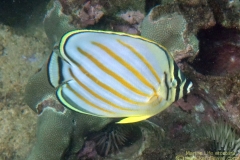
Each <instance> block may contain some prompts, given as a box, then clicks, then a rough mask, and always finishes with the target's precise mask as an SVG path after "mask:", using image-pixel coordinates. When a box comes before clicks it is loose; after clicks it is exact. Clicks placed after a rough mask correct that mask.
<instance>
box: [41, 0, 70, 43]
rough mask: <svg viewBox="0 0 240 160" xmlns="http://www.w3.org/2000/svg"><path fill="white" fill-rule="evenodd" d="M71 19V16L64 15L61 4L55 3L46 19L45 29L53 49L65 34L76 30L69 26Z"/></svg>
mask: <svg viewBox="0 0 240 160" xmlns="http://www.w3.org/2000/svg"><path fill="white" fill-rule="evenodd" d="M69 19H70V16H67V15H65V14H63V13H62V6H61V4H60V2H58V1H54V4H53V8H52V9H50V10H49V11H48V12H47V14H46V16H45V18H44V29H45V33H46V34H47V36H48V39H49V41H50V46H51V47H52V46H53V45H54V44H58V43H59V40H60V38H61V37H62V36H63V34H64V33H66V32H67V31H70V30H73V29H74V28H75V27H74V26H73V25H71V24H69V21H70V20H69Z"/></svg>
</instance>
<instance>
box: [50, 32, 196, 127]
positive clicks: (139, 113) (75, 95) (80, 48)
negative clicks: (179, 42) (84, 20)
mask: <svg viewBox="0 0 240 160" xmlns="http://www.w3.org/2000/svg"><path fill="white" fill-rule="evenodd" d="M47 68H48V80H49V82H50V84H51V85H52V86H53V87H54V88H56V95H57V98H58V99H59V101H60V102H61V103H62V104H63V105H65V106H66V107H68V108H70V109H72V110H74V111H77V112H80V113H84V114H90V115H93V116H99V117H112V118H123V119H122V120H121V121H119V123H131V122H137V121H141V120H145V119H147V118H149V117H151V116H153V115H155V114H157V113H159V112H161V111H163V110H164V109H166V108H167V107H168V106H169V105H171V103H172V102H174V101H176V100H178V99H179V98H181V97H182V96H183V95H185V94H187V93H188V92H189V91H190V88H191V86H192V83H191V81H190V80H188V79H187V78H185V76H184V75H183V74H182V72H181V71H180V70H179V68H178V66H177V65H176V63H175V62H174V60H173V58H172V56H171V55H170V54H169V53H168V52H167V50H166V49H165V48H164V47H163V46H161V45H159V44H157V43H155V42H153V41H151V40H148V39H145V38H143V37H140V36H136V35H129V34H125V33H119V32H110V31H92V30H75V31H71V32H68V33H66V34H65V35H64V36H63V37H62V39H61V41H60V44H59V53H56V52H52V54H51V56H50V57H49V59H48V62H47Z"/></svg>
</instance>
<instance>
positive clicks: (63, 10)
mask: <svg viewBox="0 0 240 160" xmlns="http://www.w3.org/2000/svg"><path fill="white" fill-rule="evenodd" d="M51 6H52V7H51ZM144 7H145V2H144V0H140V1H139V0H125V1H124V2H122V1H108V0H103V1H99V0H97V1H95V0H89V1H84V0H81V1H77V0H52V1H51V2H50V3H49V8H51V9H49V11H48V13H47V14H46V16H45V19H44V28H45V31H46V34H47V36H48V38H49V40H50V43H51V45H53V44H57V43H58V41H59V39H60V38H61V37H62V35H63V34H64V33H65V32H67V31H69V30H73V29H84V28H94V29H98V30H99V29H102V30H114V31H122V32H127V33H133V34H140V32H139V24H140V23H141V21H142V20H143V18H144V13H145V12H144Z"/></svg>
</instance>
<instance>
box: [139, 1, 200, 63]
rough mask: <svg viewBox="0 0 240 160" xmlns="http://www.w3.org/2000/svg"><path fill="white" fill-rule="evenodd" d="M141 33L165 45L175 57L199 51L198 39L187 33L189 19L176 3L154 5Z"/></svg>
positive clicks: (144, 21)
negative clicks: (186, 18)
mask: <svg viewBox="0 0 240 160" xmlns="http://www.w3.org/2000/svg"><path fill="white" fill-rule="evenodd" d="M141 33H142V34H141V35H142V36H143V37H146V38H149V39H151V40H153V41H156V42H158V43H160V44H162V45H163V46H165V47H166V48H167V49H168V50H169V51H170V53H171V54H172V55H173V56H174V58H176V57H177V56H178V55H179V54H183V53H184V54H185V55H186V56H185V57H187V56H188V55H187V54H189V53H195V54H196V52H197V51H198V40H197V38H196V37H195V36H194V35H191V34H190V35H189V34H187V21H186V20H185V18H184V16H183V15H182V14H181V13H180V11H179V8H178V7H177V6H176V5H167V6H161V5H160V6H156V7H154V8H153V9H152V10H151V11H150V13H149V14H148V15H147V16H146V17H145V19H144V20H143V23H142V32H141Z"/></svg>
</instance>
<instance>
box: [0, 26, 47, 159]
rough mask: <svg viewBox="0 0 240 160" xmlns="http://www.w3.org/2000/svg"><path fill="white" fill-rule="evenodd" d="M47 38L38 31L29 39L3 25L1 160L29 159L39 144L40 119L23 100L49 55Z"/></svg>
mask: <svg viewBox="0 0 240 160" xmlns="http://www.w3.org/2000/svg"><path fill="white" fill-rule="evenodd" d="M26 29H28V28H26ZM17 33H18V34H17ZM39 35H42V37H41V36H39ZM46 38H47V37H46V36H45V34H44V32H43V31H40V30H37V29H35V34H30V35H26V34H25V32H24V33H21V34H20V33H19V31H17V30H16V29H13V28H11V27H9V26H5V25H2V24H0V43H1V46H2V50H1V51H0V52H1V53H0V64H1V65H0V126H1V131H0V159H1V160H8V159H12V160H22V159H26V156H27V154H28V153H29V151H30V149H31V147H32V145H33V143H34V141H35V133H36V121H37V117H36V116H35V115H34V114H33V112H32V111H31V110H29V107H28V106H27V105H26V104H25V103H24V101H23V96H24V90H25V85H26V83H27V81H28V78H29V77H30V73H34V72H35V71H36V69H37V68H38V66H39V65H40V64H41V63H42V60H43V56H44V55H45V54H47V53H48V52H49V50H48V49H47V43H46V41H45V39H46Z"/></svg>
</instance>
